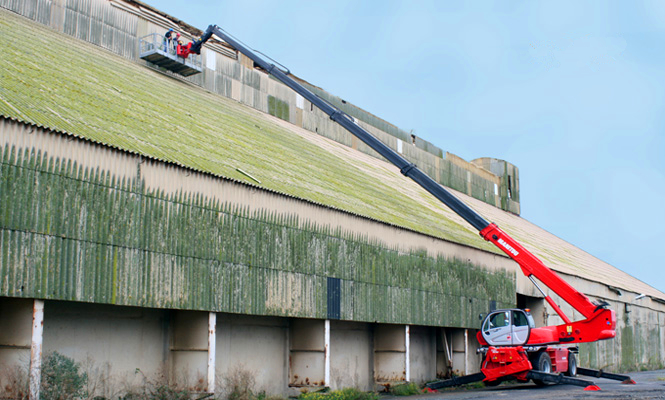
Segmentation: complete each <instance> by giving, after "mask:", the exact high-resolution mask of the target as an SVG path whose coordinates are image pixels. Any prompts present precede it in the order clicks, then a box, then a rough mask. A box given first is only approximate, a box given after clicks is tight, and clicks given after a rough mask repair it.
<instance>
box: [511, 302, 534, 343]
mask: <svg viewBox="0 0 665 400" xmlns="http://www.w3.org/2000/svg"><path fill="white" fill-rule="evenodd" d="M511 313H512V316H513V319H512V321H513V335H512V345H513V346H520V345H523V344H525V343H526V342H527V340H529V334H530V333H531V330H530V329H531V327H530V325H529V320H528V318H527V314H526V313H525V312H524V311H522V310H512V311H511Z"/></svg>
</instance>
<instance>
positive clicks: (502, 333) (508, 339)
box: [482, 310, 513, 346]
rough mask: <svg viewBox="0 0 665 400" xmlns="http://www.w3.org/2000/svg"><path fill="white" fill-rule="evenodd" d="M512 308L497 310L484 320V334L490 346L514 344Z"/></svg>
mask: <svg viewBox="0 0 665 400" xmlns="http://www.w3.org/2000/svg"><path fill="white" fill-rule="evenodd" d="M510 321H511V318H510V310H502V311H495V312H493V313H491V314H489V315H488V316H487V317H486V318H485V321H484V322H483V329H482V335H483V338H484V339H485V340H486V341H487V343H488V344H489V345H490V346H510V345H511V344H512V337H513V332H512V324H511V323H510Z"/></svg>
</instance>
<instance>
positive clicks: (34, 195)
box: [0, 147, 515, 327]
mask: <svg viewBox="0 0 665 400" xmlns="http://www.w3.org/2000/svg"><path fill="white" fill-rule="evenodd" d="M0 159H1V160H2V167H1V169H0V185H1V186H0V189H1V190H0V196H1V197H0V204H2V208H1V209H0V251H1V254H0V295H2V296H12V297H38V298H46V299H61V300H75V301H88V302H97V303H113V304H123V305H136V306H145V307H158V308H162V307H163V308H185V309H197V310H212V311H224V312H234V313H245V314H255V315H283V316H298V317H309V318H326V316H327V310H326V307H327V293H326V291H327V285H326V279H327V278H328V277H334V278H338V279H340V281H341V292H342V296H341V298H342V299H341V319H345V320H357V321H378V322H390V323H409V324H428V325H448V326H460V327H475V325H476V324H477V320H476V318H475V316H477V315H478V313H480V312H486V311H487V309H488V304H489V301H490V300H496V301H497V303H498V306H499V307H508V306H512V305H513V304H514V293H515V282H514V276H513V275H512V274H511V273H508V272H505V271H497V272H489V271H487V270H485V269H483V268H481V267H479V266H476V265H472V264H470V263H468V262H462V261H460V260H455V259H448V258H445V257H439V258H432V257H428V256H427V255H426V252H425V251H412V252H409V253H404V252H398V251H397V250H395V249H390V248H386V247H384V246H382V245H380V244H379V243H378V242H374V241H372V240H369V239H368V238H367V237H363V236H358V235H351V234H348V233H346V232H344V231H342V230H339V229H338V230H331V229H329V228H326V227H321V226H318V225H316V224H314V223H310V222H301V221H299V219H298V218H297V217H294V216H289V215H281V214H274V213H267V212H258V213H252V214H250V213H249V212H247V211H246V210H243V209H241V208H237V207H231V206H229V205H226V204H220V203H219V202H217V201H210V200H208V199H206V198H203V197H202V196H200V195H197V194H191V193H183V192H180V193H178V194H176V195H165V194H164V193H162V192H160V191H155V190H150V189H149V188H145V185H144V183H143V181H142V180H141V179H140V178H139V177H136V178H133V179H117V178H116V177H114V176H112V175H110V174H108V173H106V172H104V171H100V170H90V169H86V168H82V167H79V166H77V165H76V164H75V163H72V162H71V161H62V160H59V159H53V158H50V157H47V156H45V155H42V154H38V153H35V152H34V151H33V152H28V151H15V150H13V149H9V148H8V147H5V148H4V149H3V150H2V153H1V154H0ZM139 174H140V171H139Z"/></svg>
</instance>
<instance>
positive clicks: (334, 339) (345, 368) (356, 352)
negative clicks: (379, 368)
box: [330, 321, 374, 391]
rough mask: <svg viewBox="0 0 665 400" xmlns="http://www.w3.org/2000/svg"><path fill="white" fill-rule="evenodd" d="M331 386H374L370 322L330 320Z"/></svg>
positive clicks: (332, 387) (360, 387) (363, 388)
mask: <svg viewBox="0 0 665 400" xmlns="http://www.w3.org/2000/svg"><path fill="white" fill-rule="evenodd" d="M330 329H331V332H330V352H331V354H330V379H331V382H330V388H331V389H333V390H336V389H343V388H348V387H355V388H358V389H360V390H366V391H369V390H372V389H374V380H373V376H372V368H373V363H372V360H373V354H372V342H373V328H372V325H371V324H366V323H359V322H347V321H331V326H330Z"/></svg>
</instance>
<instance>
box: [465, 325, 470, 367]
mask: <svg viewBox="0 0 665 400" xmlns="http://www.w3.org/2000/svg"><path fill="white" fill-rule="evenodd" d="M464 375H469V330H468V329H465V330H464Z"/></svg>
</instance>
